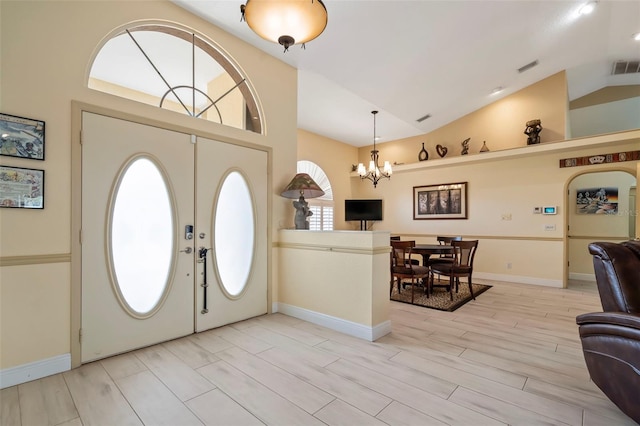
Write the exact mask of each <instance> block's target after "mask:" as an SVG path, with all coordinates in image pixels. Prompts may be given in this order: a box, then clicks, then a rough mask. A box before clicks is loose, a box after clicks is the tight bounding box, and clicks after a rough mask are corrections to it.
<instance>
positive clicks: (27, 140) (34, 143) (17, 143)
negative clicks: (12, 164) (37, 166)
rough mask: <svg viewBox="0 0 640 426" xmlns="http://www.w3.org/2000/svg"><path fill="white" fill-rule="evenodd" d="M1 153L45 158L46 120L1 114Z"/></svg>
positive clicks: (11, 155)
mask: <svg viewBox="0 0 640 426" xmlns="http://www.w3.org/2000/svg"><path fill="white" fill-rule="evenodd" d="M0 155H7V156H9V157H20V158H30V159H32V160H44V121H41V120H33V119H31V118H23V117H16V116H15V115H9V114H0Z"/></svg>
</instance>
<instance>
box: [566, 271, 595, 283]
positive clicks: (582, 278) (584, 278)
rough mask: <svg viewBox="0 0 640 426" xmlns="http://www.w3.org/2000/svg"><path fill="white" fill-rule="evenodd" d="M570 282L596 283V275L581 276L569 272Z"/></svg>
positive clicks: (577, 273)
mask: <svg viewBox="0 0 640 426" xmlns="http://www.w3.org/2000/svg"><path fill="white" fill-rule="evenodd" d="M569 279H570V280H577V281H593V282H594V283H595V282H596V274H581V273H579V272H569Z"/></svg>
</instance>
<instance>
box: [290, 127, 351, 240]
mask: <svg viewBox="0 0 640 426" xmlns="http://www.w3.org/2000/svg"><path fill="white" fill-rule="evenodd" d="M357 157H358V148H356V147H354V146H351V145H347V144H345V143H342V142H338V141H336V140H334V139H329V138H326V137H324V136H320V135H317V134H315V133H311V132H308V131H306V130H300V129H299V130H298V160H308V161H313V162H314V163H316V164H317V165H318V166H320V167H321V168H322V170H324V172H325V173H326V175H327V177H328V178H329V181H330V182H331V189H332V191H333V201H334V207H333V208H334V210H333V221H334V222H333V227H334V229H335V230H346V229H354V228H353V227H354V226H355V225H354V224H353V223H352V222H345V220H344V200H346V199H348V198H351V197H352V193H351V178H350V177H349V175H350V173H351V167H352V166H353V165H354V164H357ZM290 223H293V218H292V219H291V222H290ZM283 228H286V226H283ZM358 229H359V228H358Z"/></svg>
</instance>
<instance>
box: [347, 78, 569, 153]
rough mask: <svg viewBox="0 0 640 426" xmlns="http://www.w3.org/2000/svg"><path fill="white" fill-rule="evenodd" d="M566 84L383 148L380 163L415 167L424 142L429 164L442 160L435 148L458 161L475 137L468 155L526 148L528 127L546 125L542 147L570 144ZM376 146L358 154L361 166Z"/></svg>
mask: <svg viewBox="0 0 640 426" xmlns="http://www.w3.org/2000/svg"><path fill="white" fill-rule="evenodd" d="M567 108H568V106H567V80H566V75H565V73H564V72H560V73H557V74H555V75H552V76H550V77H548V78H546V79H544V80H542V81H539V82H538V83H535V84H532V85H531V86H529V87H526V88H524V89H522V90H520V91H518V92H516V93H514V94H512V95H509V96H507V97H505V98H503V99H501V100H499V101H497V102H494V103H492V104H490V105H487V106H485V107H484V108H481V109H479V110H477V111H474V112H472V113H470V114H467V115H466V116H464V117H462V118H460V119H458V120H456V121H453V122H451V123H449V124H447V125H446V126H443V127H441V128H439V129H437V130H434V131H432V132H430V133H427V134H425V135H421V136H415V137H411V138H406V139H399V140H397V141H392V142H386V143H378V144H376V147H377V149H378V150H379V151H380V159H381V160H383V161H390V162H391V163H392V164H393V163H394V162H397V163H404V164H409V163H416V162H418V153H419V152H420V149H421V148H422V144H423V143H424V146H425V149H426V150H427V151H428V153H429V160H427V161H433V160H438V159H440V157H439V156H438V154H437V153H436V145H438V144H440V145H443V146H446V147H447V149H448V153H447V156H446V157H445V158H451V157H455V156H459V155H460V152H461V150H462V145H461V143H462V141H463V140H465V139H467V138H471V140H470V142H469V153H470V154H471V153H477V152H479V151H480V148H482V143H483V141H486V142H487V146H488V148H489V149H490V150H491V151H499V150H503V149H508V148H513V147H521V146H526V145H527V135H525V134H524V130H525V128H526V125H525V124H526V122H527V121H529V120H533V119H536V118H538V119H540V120H541V121H542V127H543V130H542V132H540V141H541V143H545V142H552V141H560V140H564V139H565V133H566V125H567V123H566V122H567ZM371 149H372V147H371V146H368V147H362V148H360V149H359V150H358V162H360V163H364V164H368V162H369V157H370V151H371Z"/></svg>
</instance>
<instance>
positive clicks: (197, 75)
mask: <svg viewBox="0 0 640 426" xmlns="http://www.w3.org/2000/svg"><path fill="white" fill-rule="evenodd" d="M87 85H88V87H89V88H90V89H95V90H99V91H102V92H107V93H111V94H113V95H116V96H120V97H124V98H128V99H132V100H135V101H137V102H142V103H145V104H150V105H154V106H157V107H160V108H164V109H169V110H172V111H176V112H179V113H182V114H186V115H190V116H193V117H198V118H203V119H206V120H209V121H214V122H217V123H222V124H224V125H227V126H231V127H236V128H240V129H246V130H250V131H253V132H256V133H262V124H261V119H260V114H259V109H258V106H257V103H256V100H255V97H254V96H253V94H252V91H251V88H250V86H249V84H248V82H247V80H246V78H245V77H244V76H243V75H242V74H241V73H240V71H239V69H238V67H236V66H235V65H234V64H233V63H232V62H231V60H230V59H229V58H227V57H226V56H225V55H224V54H223V53H222V52H221V51H220V50H219V49H217V48H216V47H215V46H214V45H213V44H212V43H209V42H207V41H205V40H204V39H203V38H201V37H199V36H198V35H196V34H194V33H193V32H190V31H187V30H184V29H180V28H175V27H171V26H166V25H157V24H148V25H139V24H138V25H136V26H132V27H131V28H127V29H125V30H123V31H122V32H120V33H118V34H116V35H115V36H113V37H112V38H110V39H109V40H108V41H107V42H106V43H105V44H104V46H102V48H101V49H100V51H99V52H98V54H97V55H96V57H95V59H94V61H93V64H92V66H91V71H90V73H89V81H88V83H87Z"/></svg>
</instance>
